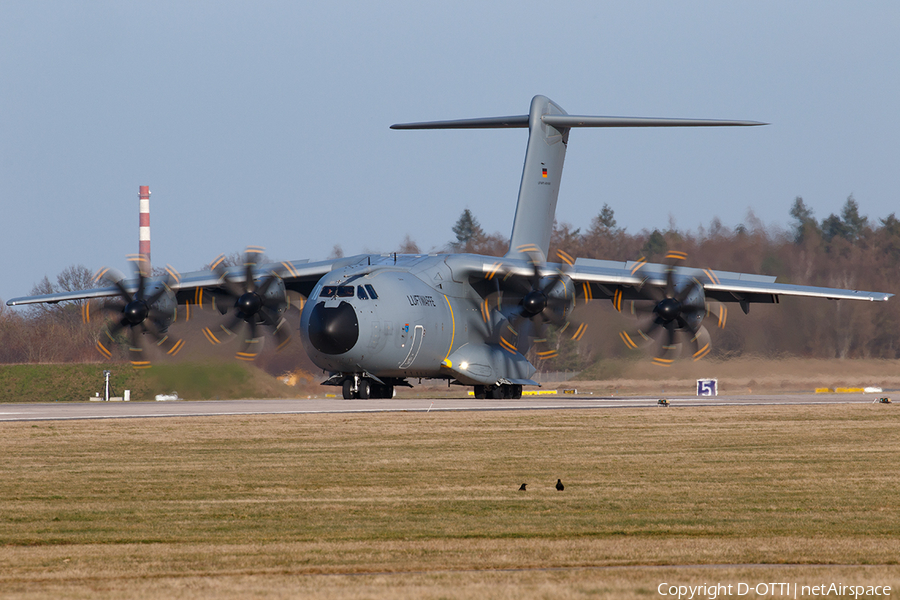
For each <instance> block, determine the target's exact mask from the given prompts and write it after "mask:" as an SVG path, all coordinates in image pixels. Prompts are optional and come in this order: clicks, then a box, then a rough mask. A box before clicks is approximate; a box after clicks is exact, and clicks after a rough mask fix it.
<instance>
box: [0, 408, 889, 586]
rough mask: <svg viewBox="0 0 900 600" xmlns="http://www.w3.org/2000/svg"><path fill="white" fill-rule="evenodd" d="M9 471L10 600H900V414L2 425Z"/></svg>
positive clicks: (4, 474)
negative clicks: (860, 590) (849, 589)
mask: <svg viewBox="0 0 900 600" xmlns="http://www.w3.org/2000/svg"><path fill="white" fill-rule="evenodd" d="M0 450H2V453H0V456H2V457H3V460H2V462H0V481H2V496H0V596H2V597H4V598H56V597H61V596H62V597H68V598H171V597H179V598H212V597H215V598H295V597H303V598H517V599H521V598H647V597H662V596H659V595H658V594H657V586H658V585H659V584H661V583H664V582H668V583H669V584H671V585H700V584H704V583H710V584H713V583H717V582H719V583H725V584H729V583H730V584H735V585H736V584H737V583H738V582H745V583H747V582H749V583H750V584H751V585H755V584H756V583H757V582H794V583H799V584H808V585H819V584H821V583H831V582H834V583H839V582H842V583H843V584H845V585H850V584H853V585H891V586H892V587H893V590H894V595H896V593H897V590H898V589H900V506H898V498H900V471H898V467H897V457H898V453H900V409H898V407H897V406H896V405H878V404H873V405H834V406H826V407H817V406H804V407H725V408H703V409H701V408H654V409H643V410H640V409H607V410H585V411H538V412H490V413H437V414H436V413H428V414H422V413H382V414H368V415H302V416H254V417H222V418H218V417H217V418H186V419H176V418H173V419H134V420H117V421H115V422H99V421H71V422H40V423H6V424H3V425H2V436H0ZM557 478H561V479H562V480H563V482H564V483H565V484H566V489H565V491H563V492H557V491H556V490H555V489H554V487H553V486H554V484H555V483H556V479H557ZM523 482H527V483H528V490H527V491H526V492H519V491H518V487H519V485H520V484H521V483H523ZM707 597H708V596H707ZM735 597H737V596H735ZM742 597H745V598H753V597H756V596H755V595H754V594H753V593H750V594H748V595H745V596H742ZM772 597H778V596H772Z"/></svg>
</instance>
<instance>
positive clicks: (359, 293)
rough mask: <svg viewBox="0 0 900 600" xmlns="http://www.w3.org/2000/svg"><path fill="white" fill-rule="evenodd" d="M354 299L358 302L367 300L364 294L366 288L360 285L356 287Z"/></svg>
mask: <svg viewBox="0 0 900 600" xmlns="http://www.w3.org/2000/svg"><path fill="white" fill-rule="evenodd" d="M356 297H357V298H359V299H360V300H368V299H369V295H368V294H366V288H364V287H363V286H361V285H358V286H356Z"/></svg>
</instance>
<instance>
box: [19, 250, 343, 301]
mask: <svg viewBox="0 0 900 600" xmlns="http://www.w3.org/2000/svg"><path fill="white" fill-rule="evenodd" d="M358 260H359V257H350V258H340V259H334V260H325V261H318V262H314V263H310V262H309V261H308V260H296V261H291V262H278V263H268V264H261V265H258V267H257V268H256V269H255V271H256V273H257V275H260V276H264V275H266V274H267V273H276V274H277V275H278V276H280V277H281V278H282V280H283V281H284V285H285V288H286V289H288V290H291V291H294V292H297V293H299V294H302V295H304V296H308V295H309V293H310V292H311V291H312V289H313V287H315V285H316V282H318V280H319V279H321V277H322V276H323V275H325V274H326V273H328V272H330V271H332V270H334V269H336V268H340V267H342V266H346V265H350V264H354V262H358ZM226 272H227V274H228V279H229V281H231V282H233V283H243V282H244V280H245V278H246V276H245V271H244V267H242V266H237V267H229V268H228V269H227V270H226ZM150 279H151V280H152V279H157V280H162V281H166V283H167V284H168V286H169V288H171V290H172V291H173V292H174V293H175V294H176V297H177V298H178V303H179V304H183V303H185V302H191V303H194V302H195V300H194V299H195V297H196V294H197V291H198V290H201V289H204V288H214V287H218V286H221V285H222V284H223V279H222V277H221V276H220V275H219V274H217V273H216V272H214V271H212V270H201V271H193V272H190V273H184V274H179V273H176V272H175V271H172V270H169V275H168V276H161V277H151V278H150ZM122 286H123V287H124V288H125V289H126V290H127V291H129V292H131V293H134V292H135V291H136V290H137V288H138V279H137V277H132V278H128V279H125V280H123V281H122ZM120 293H121V290H120V289H119V287H117V286H115V285H106V286H103V287H97V288H94V289H89V290H79V291H73V292H61V293H57V294H44V295H39V296H22V297H19V298H13V299H11V300H9V301H8V302H7V303H6V304H7V305H9V306H23V305H26V304H40V303H49V304H55V303H58V302H69V301H73V300H91V299H95V298H112V297H115V296H118V295H119V294H120Z"/></svg>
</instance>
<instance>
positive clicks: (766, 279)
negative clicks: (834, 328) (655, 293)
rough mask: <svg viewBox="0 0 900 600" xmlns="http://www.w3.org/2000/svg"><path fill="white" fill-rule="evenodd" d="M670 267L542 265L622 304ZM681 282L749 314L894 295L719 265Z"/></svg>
mask: <svg viewBox="0 0 900 600" xmlns="http://www.w3.org/2000/svg"><path fill="white" fill-rule="evenodd" d="M534 268H535V267H534V265H531V264H528V263H527V262H525V261H511V260H509V259H498V261H497V262H488V261H483V263H482V265H481V269H480V271H481V272H480V273H477V274H475V273H473V274H472V275H473V276H476V277H482V278H485V279H491V278H493V277H495V276H497V275H498V274H499V273H501V272H502V277H503V278H504V279H508V278H509V277H510V276H519V277H522V278H525V279H528V278H531V277H533V273H534ZM671 268H673V267H671V266H670V265H667V264H660V263H649V262H646V261H625V262H622V261H609V260H595V259H589V258H578V259H575V260H573V261H571V262H569V261H567V264H545V265H543V266H541V267H540V269H539V270H540V274H541V276H553V275H554V274H556V273H559V272H563V273H565V274H566V276H567V277H569V278H570V279H571V280H572V281H573V282H574V284H575V285H576V287H577V292H578V295H579V296H582V297H584V298H587V299H589V300H590V299H610V300H612V301H613V302H614V303H615V304H616V306H617V308H621V302H622V301H623V300H636V299H641V298H644V296H642V295H641V294H640V291H639V290H640V288H641V287H642V286H646V285H652V286H658V287H663V286H665V285H666V278H667V272H668V270H669V269H671ZM674 268H675V273H676V278H677V279H678V280H690V279H696V280H697V281H698V282H700V284H702V286H703V290H704V293H705V295H706V297H708V298H712V299H714V300H718V301H720V302H738V303H740V304H741V307H742V308H743V309H744V311H745V312H746V311H747V310H748V307H749V304H750V303H768V304H774V303H778V301H779V297H780V296H805V297H811V298H827V299H830V300H869V301H873V302H884V301H885V300H887V299H888V298H890V297H891V296H893V294H889V293H886V292H868V291H860V290H847V289H838V288H824V287H814V286H805V285H792V284H787V283H777V282H776V281H775V280H776V278H775V277H774V276H768V275H754V274H750V273H735V272H731V271H718V270H714V269H696V268H689V267H674Z"/></svg>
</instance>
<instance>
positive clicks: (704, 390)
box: [697, 379, 719, 396]
mask: <svg viewBox="0 0 900 600" xmlns="http://www.w3.org/2000/svg"><path fill="white" fill-rule="evenodd" d="M697 395H698V396H718V395H719V380H718V379H698V380H697Z"/></svg>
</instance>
